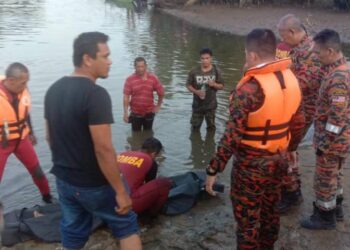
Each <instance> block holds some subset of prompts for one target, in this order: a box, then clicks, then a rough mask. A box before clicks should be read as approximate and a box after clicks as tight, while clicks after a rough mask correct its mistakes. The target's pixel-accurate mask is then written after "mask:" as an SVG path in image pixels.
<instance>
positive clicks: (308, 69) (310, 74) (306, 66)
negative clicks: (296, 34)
mask: <svg viewBox="0 0 350 250" xmlns="http://www.w3.org/2000/svg"><path fill="white" fill-rule="evenodd" d="M313 44H314V42H313V41H312V39H311V38H310V37H309V36H307V35H306V36H305V37H304V38H303V40H302V41H301V42H300V43H299V44H298V45H297V46H296V47H294V48H292V50H291V51H290V57H291V59H292V62H293V64H292V68H291V70H292V71H293V73H294V74H295V76H296V77H297V79H298V81H299V86H300V88H301V92H302V95H303V98H302V102H303V108H304V112H305V118H306V122H307V123H312V120H313V116H314V114H315V111H316V100H317V97H318V92H319V88H320V86H321V81H322V78H323V76H324V74H325V73H324V70H323V69H322V65H321V62H320V61H319V59H318V57H317V55H316V54H315V53H313V52H312V46H313Z"/></svg>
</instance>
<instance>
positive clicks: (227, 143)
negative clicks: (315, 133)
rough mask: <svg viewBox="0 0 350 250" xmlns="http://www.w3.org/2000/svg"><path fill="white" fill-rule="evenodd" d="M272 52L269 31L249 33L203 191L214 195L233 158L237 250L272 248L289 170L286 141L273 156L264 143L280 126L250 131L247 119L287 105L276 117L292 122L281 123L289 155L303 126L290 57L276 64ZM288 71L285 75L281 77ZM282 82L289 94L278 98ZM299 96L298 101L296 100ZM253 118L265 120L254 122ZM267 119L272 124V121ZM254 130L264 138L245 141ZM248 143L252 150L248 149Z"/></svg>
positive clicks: (232, 182)
mask: <svg viewBox="0 0 350 250" xmlns="http://www.w3.org/2000/svg"><path fill="white" fill-rule="evenodd" d="M275 51H276V38H275V35H274V34H273V32H272V31H271V30H267V29H255V30H253V31H252V32H250V33H249V34H248V35H247V38H246V65H245V67H244V68H246V69H248V70H247V71H246V72H245V75H244V77H243V78H242V80H241V81H240V83H239V84H238V87H237V88H236V90H235V91H234V92H233V94H232V95H231V98H230V108H229V111H230V116H229V120H228V121H227V125H226V130H225V133H224V135H223V136H222V138H221V140H220V143H219V146H218V148H217V152H216V155H215V157H214V158H213V159H212V160H211V162H210V164H209V166H208V167H207V181H206V190H207V191H208V193H210V194H212V195H215V192H213V189H212V187H213V184H214V182H215V179H216V175H217V173H218V172H222V171H223V170H224V169H225V166H226V163H227V162H228V161H229V159H230V158H231V156H232V155H234V156H235V157H234V162H233V170H232V173H231V199H232V204H233V209H234V216H235V218H236V221H237V232H236V235H237V249H273V245H274V242H275V241H276V240H277V238H278V232H279V213H278V211H277V209H276V204H277V202H278V201H279V199H280V191H281V183H282V176H284V175H285V172H286V171H287V168H288V165H287V164H286V161H287V157H288V154H287V147H288V141H285V143H284V146H285V147H283V148H281V149H280V148H279V149H278V150H277V151H272V152H271V151H270V149H267V148H266V147H265V146H266V144H264V143H263V141H262V140H263V139H266V138H270V137H269V136H270V135H271V134H272V133H274V131H273V128H272V127H274V126H275V127H279V126H281V125H279V126H276V125H271V126H268V125H266V126H265V127H262V130H261V127H259V126H253V127H249V126H250V125H249V119H250V118H252V116H254V114H256V113H261V110H263V109H264V108H263V107H266V105H267V104H268V103H269V104H271V103H272V106H278V105H273V103H274V101H275V100H277V99H278V100H281V98H282V100H284V101H285V102H284V104H285V105H283V104H282V105H281V106H283V108H282V107H281V109H282V111H280V112H279V113H278V115H277V119H281V117H290V118H288V119H290V120H288V122H287V123H284V125H285V126H284V128H285V129H286V131H287V133H288V135H287V134H285V138H288V139H290V140H291V141H290V143H289V147H290V148H288V150H289V151H295V150H296V147H297V144H296V143H295V142H298V141H300V137H301V135H302V133H301V132H302V129H303V127H304V123H305V120H304V116H303V112H301V110H300V106H299V105H300V99H301V93H300V88H299V85H298V82H297V79H296V78H295V76H294V75H293V73H292V72H291V71H290V70H289V69H288V67H290V64H291V61H290V59H284V60H280V61H275ZM287 73H288V75H289V77H285V78H284V76H285V74H287ZM281 75H283V76H282V77H281ZM260 77H264V79H266V78H265V77H271V78H269V79H272V80H271V81H269V80H265V81H264V83H268V84H267V85H268V86H272V87H268V86H267V87H266V88H267V90H269V91H268V92H270V90H273V91H272V92H273V93H276V94H274V95H273V96H271V95H268V96H267V97H266V95H265V94H264V93H267V92H263V87H262V86H263V85H262V84H263V83H262V82H261V81H258V80H257V79H260ZM279 77H280V78H279ZM278 81H279V82H278ZM284 83H287V86H288V87H287V88H286V89H287V90H286V91H287V93H289V94H287V93H286V94H285V95H284V94H279V93H280V91H281V88H282V89H283V85H284ZM272 84H273V85H272ZM264 86H266V85H264ZM290 86H293V87H294V90H295V91H294V92H292V93H291V92H288V91H290V90H289V87H290ZM264 88H265V87H264ZM272 88H273V89H272ZM291 89H293V88H291ZM264 90H265V89H264ZM298 96H299V101H297V100H298V99H297V98H298ZM265 97H266V98H265ZM288 97H289V98H291V99H292V100H291V102H287V101H286V100H290V99H288ZM284 98H286V99H284ZM288 105H294V106H295V109H293V111H292V112H286V111H284V110H285V109H284V107H285V106H288ZM298 107H299V108H298ZM276 110H279V109H278V107H277V108H276V109H275V110H271V109H268V111H266V113H265V115H266V116H267V117H269V115H270V113H275V112H276ZM287 114H289V115H290V116H288V115H287ZM292 114H294V115H292ZM275 117H276V116H275ZM248 118H249V119H248ZM267 119H268V118H267ZM252 120H254V119H252ZM257 120H264V119H258V118H257ZM269 120H270V119H268V120H266V121H269ZM264 121H265V120H264ZM270 121H271V122H272V123H273V120H270ZM257 130H259V131H260V132H259V131H258V132H259V133H261V135H262V136H260V137H261V138H262V139H261V140H256V141H255V140H254V139H253V140H252V141H249V140H248V137H249V131H257ZM288 131H290V133H289V132H288ZM264 133H266V134H264ZM265 135H266V136H267V137H265ZM275 141H276V140H274V139H272V138H270V139H267V144H270V143H276V142H275ZM251 143H253V144H255V145H256V146H251Z"/></svg>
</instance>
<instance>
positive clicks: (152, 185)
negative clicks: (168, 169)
mask: <svg viewBox="0 0 350 250" xmlns="http://www.w3.org/2000/svg"><path fill="white" fill-rule="evenodd" d="M162 149H163V146H162V144H161V142H160V141H159V140H157V139H156V138H148V139H146V140H145V141H144V143H143V144H142V147H141V151H127V152H123V153H121V154H119V155H118V156H117V161H118V164H119V168H120V171H121V172H122V174H123V176H124V177H125V179H126V181H127V183H128V185H129V187H130V193H131V195H130V196H131V199H132V208H133V210H134V212H136V213H137V214H142V213H145V214H148V215H156V214H157V213H158V212H159V211H160V209H161V208H162V206H163V205H164V203H165V201H166V200H167V198H168V194H169V190H170V186H171V181H170V180H169V179H167V178H156V176H157V171H158V164H157V162H156V161H155V158H156V157H157V156H158V155H159V153H160V152H161V150H162Z"/></svg>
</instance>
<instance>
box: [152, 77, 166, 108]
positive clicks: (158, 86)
mask: <svg viewBox="0 0 350 250" xmlns="http://www.w3.org/2000/svg"><path fill="white" fill-rule="evenodd" d="M155 90H156V91H157V95H158V102H157V105H156V106H155V108H154V111H153V112H154V113H158V112H159V110H160V107H161V106H162V103H163V99H164V87H163V85H162V84H161V83H160V81H159V80H158V78H157V77H156V76H155Z"/></svg>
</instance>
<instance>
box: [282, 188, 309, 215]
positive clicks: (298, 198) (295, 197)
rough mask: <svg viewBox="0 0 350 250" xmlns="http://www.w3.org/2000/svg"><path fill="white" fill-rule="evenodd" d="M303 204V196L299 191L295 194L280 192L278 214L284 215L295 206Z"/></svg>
mask: <svg viewBox="0 0 350 250" xmlns="http://www.w3.org/2000/svg"><path fill="white" fill-rule="evenodd" d="M302 202H303V195H302V194H301V191H300V190H297V191H295V192H287V191H283V192H282V198H281V201H280V202H279V203H278V205H277V208H278V210H279V212H280V214H286V213H287V212H289V211H290V210H291V209H292V207H293V206H297V205H299V204H300V203H302Z"/></svg>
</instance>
